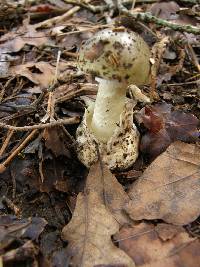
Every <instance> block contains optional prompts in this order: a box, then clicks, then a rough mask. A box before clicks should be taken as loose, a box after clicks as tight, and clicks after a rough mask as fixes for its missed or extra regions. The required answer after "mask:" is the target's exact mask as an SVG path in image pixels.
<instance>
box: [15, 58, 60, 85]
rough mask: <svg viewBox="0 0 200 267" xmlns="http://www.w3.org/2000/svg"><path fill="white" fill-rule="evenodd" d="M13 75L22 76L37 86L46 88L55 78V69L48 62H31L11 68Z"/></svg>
mask: <svg viewBox="0 0 200 267" xmlns="http://www.w3.org/2000/svg"><path fill="white" fill-rule="evenodd" d="M10 73H11V74H12V75H21V76H24V77H26V78H27V79H29V80H30V81H32V82H33V83H35V84H38V85H40V86H42V87H44V88H46V87H48V86H49V85H50V84H51V83H52V81H53V79H54V76H55V67H53V66H52V65H50V64H49V63H47V62H42V61H41V62H38V63H34V62H29V63H26V64H22V65H18V66H14V67H11V69H10Z"/></svg>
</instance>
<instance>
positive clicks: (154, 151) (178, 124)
mask: <svg viewBox="0 0 200 267" xmlns="http://www.w3.org/2000/svg"><path fill="white" fill-rule="evenodd" d="M137 119H138V122H139V123H143V125H144V126H145V127H146V128H147V129H148V131H147V132H146V133H145V134H144V135H143V136H142V138H141V145H140V149H141V151H142V152H144V153H145V154H147V155H148V156H149V157H150V158H151V159H154V158H155V157H156V156H158V155H159V154H160V153H161V152H163V151H164V150H165V149H166V148H167V147H168V146H169V145H170V144H171V143H172V142H174V141H176V140H181V141H184V142H192V141H195V140H197V139H198V137H199V136H200V133H199V131H198V130H197V126H198V124H199V120H198V119H197V118H196V117H195V116H194V115H192V114H187V113H184V112H182V111H173V110H172V106H171V105H170V104H167V103H165V102H164V103H161V104H156V105H154V106H146V107H145V108H143V109H142V110H141V111H140V112H139V113H138V114H137Z"/></svg>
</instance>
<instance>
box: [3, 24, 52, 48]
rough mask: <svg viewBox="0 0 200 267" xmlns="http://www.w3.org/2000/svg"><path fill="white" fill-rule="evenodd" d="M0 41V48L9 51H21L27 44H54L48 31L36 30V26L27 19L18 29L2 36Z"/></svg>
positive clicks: (37, 45)
mask: <svg viewBox="0 0 200 267" xmlns="http://www.w3.org/2000/svg"><path fill="white" fill-rule="evenodd" d="M0 41H1V45H0V48H1V49H3V50H4V51H5V52H7V53H13V52H19V51H20V50H21V49H22V48H23V47H24V46H25V45H26V44H27V45H31V46H36V47H40V46H42V45H50V44H53V41H52V40H50V39H49V38H48V37H47V36H46V33H44V32H41V31H36V29H35V26H34V25H29V24H28V22H27V20H25V21H24V25H23V26H21V27H20V28H19V29H18V30H16V29H15V30H14V31H13V32H12V31H11V32H9V33H7V34H5V35H3V36H1V38H0Z"/></svg>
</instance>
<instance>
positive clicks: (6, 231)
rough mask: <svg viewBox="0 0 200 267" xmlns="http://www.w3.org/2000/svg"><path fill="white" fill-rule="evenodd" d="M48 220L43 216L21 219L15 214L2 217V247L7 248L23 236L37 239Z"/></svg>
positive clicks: (0, 230)
mask: <svg viewBox="0 0 200 267" xmlns="http://www.w3.org/2000/svg"><path fill="white" fill-rule="evenodd" d="M46 224H47V221H46V220H45V219H43V218H39V217H37V218H36V217H33V218H32V219H31V220H27V219H23V220H19V219H17V218H16V217H15V216H11V215H5V216H1V217H0V249H1V250H2V251H3V249H5V248H7V247H8V246H9V245H10V244H11V243H12V242H13V241H15V240H19V239H20V238H21V237H22V236H24V237H28V238H30V239H32V240H37V239H38V237H39V235H40V234H41V233H42V231H43V230H44V227H45V226H46Z"/></svg>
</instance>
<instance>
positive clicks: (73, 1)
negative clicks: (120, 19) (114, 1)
mask: <svg viewBox="0 0 200 267" xmlns="http://www.w3.org/2000/svg"><path fill="white" fill-rule="evenodd" d="M63 1H64V2H65V3H66V4H71V5H76V6H79V7H83V8H85V9H87V10H89V11H91V12H93V13H101V12H103V11H106V10H108V8H109V7H108V5H102V6H94V5H90V4H87V3H86V2H85V3H83V2H80V1H76V0H63Z"/></svg>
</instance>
